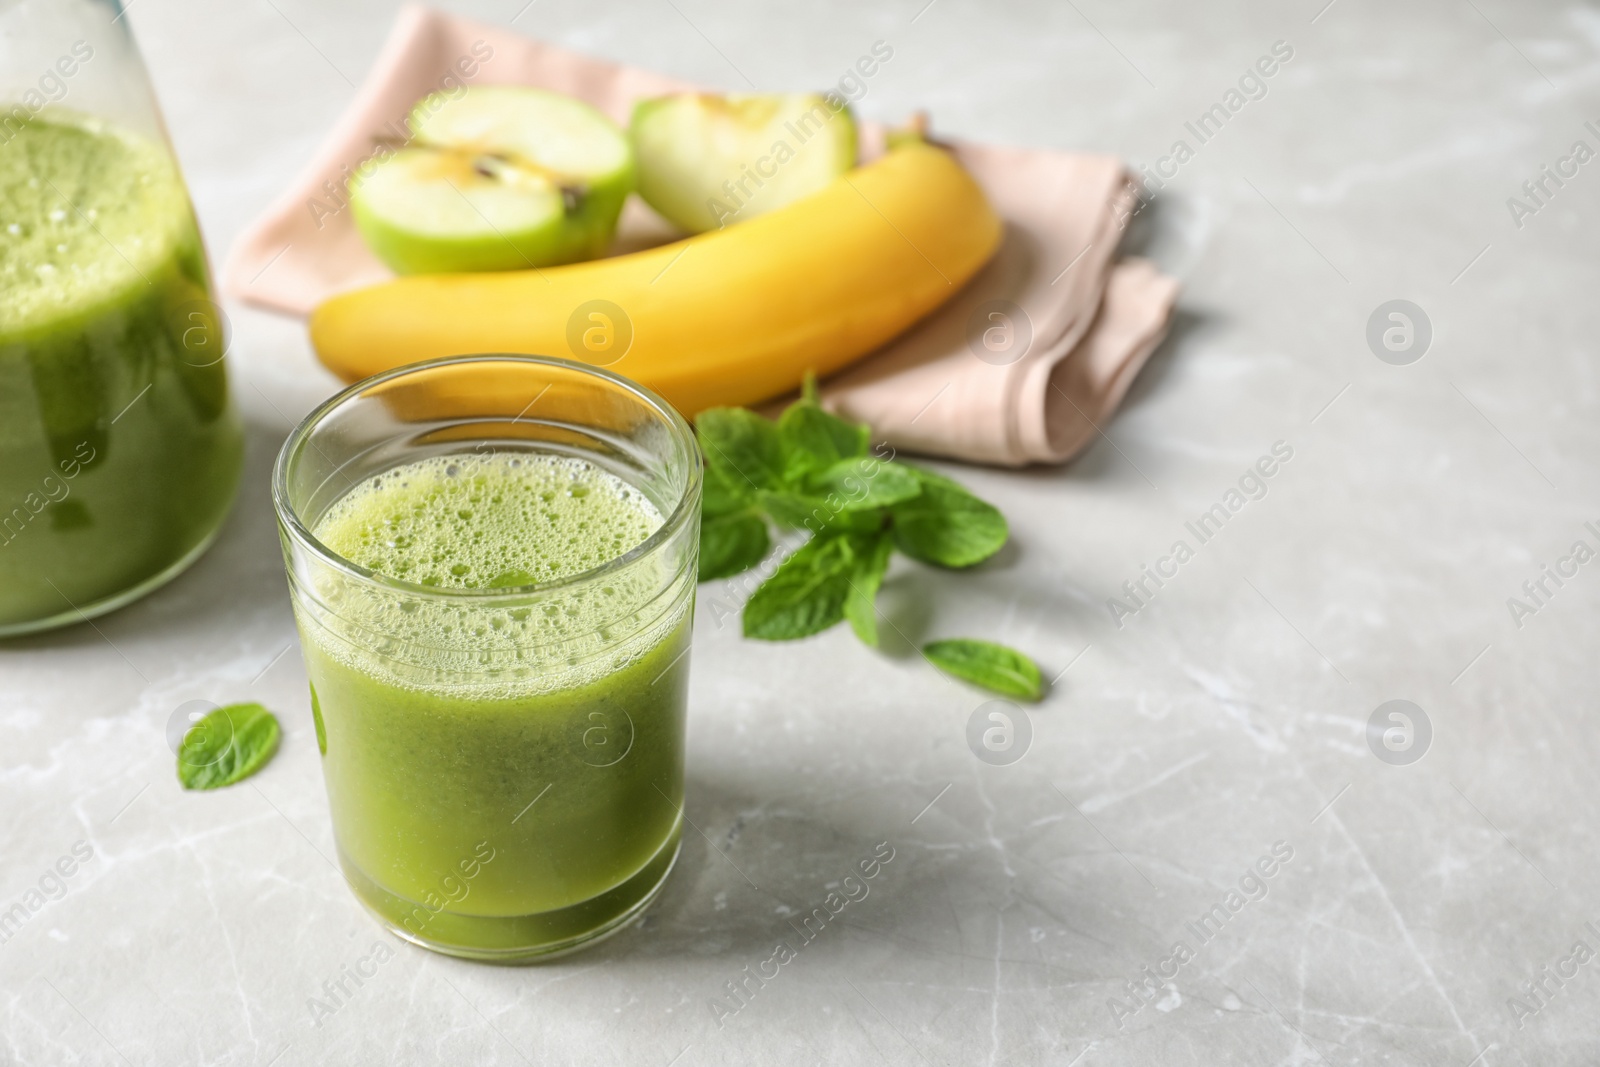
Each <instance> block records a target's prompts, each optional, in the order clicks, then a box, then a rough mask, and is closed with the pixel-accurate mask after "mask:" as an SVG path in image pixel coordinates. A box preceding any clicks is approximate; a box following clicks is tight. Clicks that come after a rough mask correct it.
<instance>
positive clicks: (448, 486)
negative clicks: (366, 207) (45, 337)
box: [273, 356, 701, 962]
mask: <svg viewBox="0 0 1600 1067" xmlns="http://www.w3.org/2000/svg"><path fill="white" fill-rule="evenodd" d="M700 493H701V466H700V453H699V450H698V448H697V447H696V444H695V440H694V436H693V433H692V432H691V431H690V429H689V427H688V425H687V424H686V423H685V422H684V420H683V418H682V417H681V416H680V415H679V414H678V413H677V412H676V411H675V410H674V409H673V408H672V407H671V406H670V405H668V404H667V403H666V402H665V401H663V400H662V399H661V398H660V397H658V396H656V395H655V394H654V393H652V392H650V391H649V390H647V389H645V388H643V387H642V386H639V385H636V384H634V383H632V382H630V381H628V380H626V379H624V378H621V377H618V376H617V375H614V374H611V373H609V372H606V371H602V370H596V369H594V368H592V367H588V366H585V365H583V364H579V363H572V362H569V361H566V360H561V359H549V358H543V357H533V356H466V357H457V358H452V359H445V360H438V361H434V362H430V363H421V364H416V365H413V366H410V367H406V368H402V369H400V370H397V371H392V372H390V373H387V374H383V375H379V376H377V377H375V378H369V379H367V380H366V381H364V382H361V383H359V384H358V385H355V386H353V387H352V388H350V389H349V390H347V391H345V392H343V393H341V394H339V395H338V396H336V397H334V398H333V399H332V400H330V401H328V402H327V403H326V404H324V405H323V406H322V407H320V408H318V409H317V410H316V411H314V412H312V413H311V415H310V416H308V417H307V418H306V420H305V421H304V422H302V423H301V424H300V426H299V428H297V429H296V430H295V431H294V433H292V434H291V435H290V437H289V439H288V441H287V442H285V444H284V446H283V451H282V452H281V453H280V454H279V456H278V462H277V467H276V470H275V472H274V476H273V498H274V501H275V504H276V507H277V514H278V522H279V530H280V533H281V535H282V541H283V548H284V558H285V561H286V565H287V569H288V575H289V589H290V597H291V600H292V602H293V605H294V611H295V617H296V621H297V624H298V626H299V629H300V641H301V647H302V650H303V652H304V655H305V662H306V673H307V675H308V677H309V679H310V682H311V712H312V716H313V717H314V720H315V725H316V734H317V745H318V747H319V749H320V750H321V753H322V769H323V778H324V781H325V783H326V785H327V790H328V803H329V807H330V809H331V811H332V816H333V828H334V836H335V838H336V839H337V841H338V850H339V858H340V862H341V863H342V865H343V868H344V872H345V876H346V878H347V879H348V880H349V882H350V885H351V888H352V889H354V891H355V894H356V896H357V897H358V898H359V899H360V900H361V902H362V903H363V904H365V905H366V906H367V908H368V909H370V910H371V911H372V912H373V913H374V914H375V915H376V916H377V917H378V918H379V919H380V920H381V921H382V922H383V923H384V924H385V925H386V926H388V927H389V928H390V929H391V930H393V931H394V932H395V933H397V934H399V935H400V936H401V937H404V938H406V939H408V940H410V941H413V942H415V943H416V944H419V945H422V946H424V947H426V948H431V949H434V950H435V951H439V952H444V953H448V954H451V955H456V956H464V957H469V958H474V959H483V960H493V961H501V962H516V961H526V960H532V959H536V958H541V957H547V956H549V955H551V954H554V953H558V952H562V951H565V950H569V949H572V948H575V947H577V946H579V945H582V944H585V943H587V942H591V941H593V940H595V939H597V938H600V937H603V936H604V935H606V934H608V933H610V932H613V931H615V930H618V929H620V928H621V927H622V926H623V925H625V924H626V923H627V922H628V921H629V920H630V919H632V918H633V917H634V916H636V915H638V914H639V913H640V912H641V911H642V910H643V909H644V908H645V907H646V906H647V905H648V904H649V902H650V901H651V899H653V897H654V896H655V894H656V893H657V892H658V891H659V889H660V888H661V885H662V884H663V882H664V880H665V879H666V877H667V872H668V871H669V870H670V869H671V867H672V864H673V861H674V860H675V859H676V857H677V853H678V844H679V837H680V833H681V830H682V824H683V818H682V809H683V766H684V715H685V699H686V687H687V684H688V674H689V655H688V653H689V639H690V626H691V617H692V611H693V606H694V583H695V569H696V563H697V554H698V547H699V514H700Z"/></svg>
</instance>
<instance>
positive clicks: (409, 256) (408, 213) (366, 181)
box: [350, 85, 634, 274]
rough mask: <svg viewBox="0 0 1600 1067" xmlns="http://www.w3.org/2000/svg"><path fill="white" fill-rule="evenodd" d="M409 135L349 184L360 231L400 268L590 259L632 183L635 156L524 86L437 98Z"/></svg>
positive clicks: (561, 101)
mask: <svg viewBox="0 0 1600 1067" xmlns="http://www.w3.org/2000/svg"><path fill="white" fill-rule="evenodd" d="M410 128H411V140H410V141H409V142H408V143H407V144H406V145H405V146H404V147H402V148H400V149H399V150H397V151H395V152H393V153H392V154H391V155H389V156H388V157H387V158H385V159H383V160H382V161H381V162H379V163H377V164H376V165H375V166H373V167H371V168H370V169H368V170H366V171H364V172H363V173H360V174H358V176H357V177H356V178H355V179H353V180H352V181H351V189H350V207H351V209H352V211H353V212H354V215H355V220H356V226H357V228H358V229H359V230H360V231H361V236H362V237H363V238H364V239H365V240H366V242H367V245H368V247H370V248H371V249H372V251H373V253H374V254H375V255H377V257H378V258H379V259H381V260H383V262H384V263H386V264H388V266H389V267H390V269H392V270H393V271H395V272H396V273H397V274H435V273H446V272H453V271H487V270H517V269H526V268H528V267H544V266H549V265H551V264H555V263H570V262H572V261H574V260H579V259H592V258H594V257H596V256H598V255H600V254H601V253H603V252H604V251H605V249H606V246H607V245H608V244H610V242H611V236H612V234H613V233H614V232H615V231H616V228H617V216H618V214H620V213H621V211H622V203H623V201H624V200H626V199H627V197H628V193H629V192H631V191H632V189H633V181H634V167H633V152H632V149H630V148H629V146H628V140H627V137H626V136H625V135H624V134H623V132H622V130H620V129H619V128H618V127H617V126H616V125H615V124H614V123H613V122H612V121H611V120H610V119H608V118H606V117H605V116H604V115H602V114H601V113H600V112H598V111H596V110H595V109H594V108H592V107H590V106H589V105H588V104H585V103H583V102H582V101H580V100H574V99H572V98H571V97H568V96H562V95H561V94H559V93H551V92H546V91H544V90H542V89H529V88H524V87H520V86H509V85H506V86H481V87H472V88H469V89H467V90H466V91H464V92H462V91H459V90H458V91H456V92H455V93H435V94H433V95H432V96H429V97H427V98H426V99H424V100H423V101H422V102H421V103H419V104H418V105H417V106H416V108H415V109H414V110H413V111H412V113H411V118H410Z"/></svg>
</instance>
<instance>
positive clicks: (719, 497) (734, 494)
mask: <svg viewBox="0 0 1600 1067" xmlns="http://www.w3.org/2000/svg"><path fill="white" fill-rule="evenodd" d="M705 471H706V476H705V482H704V484H703V486H702V489H701V493H700V514H701V515H702V516H703V517H705V518H708V519H714V518H716V517H717V516H719V515H731V514H732V513H733V512H735V511H743V510H744V509H745V508H746V507H747V506H749V503H750V497H751V495H752V493H753V490H752V489H751V488H750V483H748V482H746V481H745V480H744V479H743V478H741V477H739V476H738V475H737V474H732V475H730V474H729V472H727V471H725V470H723V469H722V468H721V467H716V466H713V465H712V464H711V462H710V461H709V460H708V461H707V462H706V465H705Z"/></svg>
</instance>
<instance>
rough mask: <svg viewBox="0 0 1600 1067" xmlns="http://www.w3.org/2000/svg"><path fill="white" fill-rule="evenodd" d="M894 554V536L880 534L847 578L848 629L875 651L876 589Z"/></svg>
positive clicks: (883, 532)
mask: <svg viewBox="0 0 1600 1067" xmlns="http://www.w3.org/2000/svg"><path fill="white" fill-rule="evenodd" d="M893 553H894V535H893V534H891V533H890V532H889V531H888V530H884V531H882V532H881V533H879V534H878V535H877V537H876V539H875V540H873V541H872V543H871V547H869V548H868V549H867V550H866V552H865V553H864V554H862V555H860V556H858V557H857V559H856V570H855V574H853V575H852V576H851V578H850V593H849V595H847V596H846V597H845V598H844V617H845V618H846V619H848V620H849V621H850V629H852V630H854V631H855V632H856V636H857V637H859V638H860V639H861V641H862V643H864V644H867V645H871V646H872V647H873V648H877V647H878V612H877V608H876V606H875V605H876V602H877V599H878V588H879V587H880V586H882V585H883V576H884V574H885V572H887V571H888V570H889V557H890V556H891V555H893Z"/></svg>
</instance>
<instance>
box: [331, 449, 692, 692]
mask: <svg viewBox="0 0 1600 1067" xmlns="http://www.w3.org/2000/svg"><path fill="white" fill-rule="evenodd" d="M664 522H665V519H664V518H663V517H662V514H661V512H660V510H659V509H658V508H657V507H656V506H655V505H654V504H653V503H652V502H651V501H650V500H649V499H647V498H646V497H645V496H644V495H643V494H642V493H640V491H639V490H638V489H636V488H634V487H633V486H630V485H629V484H628V483H627V482H625V481H623V480H622V479H621V478H619V477H617V476H616V475H614V474H612V473H610V472H609V471H606V470H604V469H602V468H600V467H598V466H596V465H594V464H592V463H589V462H587V461H585V460H582V459H578V458H575V457H570V456H559V455H551V454H548V453H536V452H499V453H494V454H490V455H476V454H459V455H447V456H436V457H431V458H429V459H424V460H420V461H418V462H415V463H409V464H405V465H403V466H400V467H396V468H394V469H392V470H389V471H385V472H384V473H382V474H379V475H377V476H375V477H371V478H368V479H366V480H365V481H363V482H362V483H361V484H360V485H358V486H356V487H355V488H353V489H351V490H350V491H349V492H348V493H346V494H345V496H343V497H341V498H340V499H339V500H337V501H335V503H334V504H333V505H332V506H331V507H330V508H329V509H328V511H327V512H326V513H325V514H324V515H323V516H322V517H321V518H320V519H318V520H317V521H316V523H315V526H314V529H313V531H312V532H313V534H314V535H315V536H316V537H317V539H318V540H320V541H321V542H322V543H323V544H324V545H326V546H327V547H328V548H330V549H332V550H333V551H334V552H335V553H337V554H338V555H340V556H342V557H344V558H345V559H347V560H350V561H351V562H353V563H357V564H359V565H361V566H363V567H366V568H368V569H369V570H372V571H376V572H377V573H379V574H382V575H386V576H388V577H391V578H399V579H401V580H403V581H406V582H411V583H414V584H417V585H422V586H429V587H433V588H436V589H438V590H439V591H440V592H447V591H449V590H452V589H454V590H482V591H489V590H495V589H506V590H507V591H508V594H509V595H508V596H507V597H506V598H504V599H502V598H498V597H497V598H494V599H493V600H490V601H485V600H484V599H482V598H479V597H443V598H437V599H436V598H431V597H427V596H418V597H416V598H407V597H405V596H404V595H403V594H400V593H397V592H390V591H380V590H374V589H371V588H370V587H366V586H364V585H363V584H362V583H358V582H355V583H353V582H350V581H348V580H345V579H340V578H338V577H336V576H332V575H330V576H328V577H327V578H326V580H325V588H323V589H322V590H321V593H322V596H321V598H320V599H321V600H322V602H323V603H325V604H326V605H327V607H328V609H329V610H328V612H327V613H322V612H318V613H317V618H316V621H317V623H318V626H317V627H316V628H315V629H312V630H310V631H309V633H308V635H309V636H313V639H314V640H315V639H317V635H319V634H321V633H327V634H329V635H330V636H338V637H339V638H340V640H338V641H335V642H325V641H321V640H319V641H318V643H319V644H322V645H324V647H325V648H326V651H328V652H329V653H330V654H331V655H333V656H335V657H336V658H338V659H340V660H342V661H343V662H345V663H346V664H347V665H349V666H353V667H357V668H358V669H361V670H363V671H364V672H366V673H369V674H373V675H376V676H379V677H381V678H383V679H384V680H385V681H387V682H389V683H391V684H396V683H397V684H402V685H406V686H410V687H416V688H425V689H429V688H434V687H439V686H445V687H449V688H450V689H452V690H454V691H457V692H462V691H464V690H476V691H478V695H481V696H493V695H512V693H513V692H520V693H523V694H526V693H529V692H543V691H550V690H553V689H561V688H567V687H570V686H574V685H581V684H584V683H585V682H589V681H594V680H596V679H599V678H603V677H604V676H605V675H606V674H607V673H609V672H611V671H615V670H617V669H619V667H620V666H621V665H623V664H625V663H627V662H631V661H632V660H634V659H637V658H638V657H639V656H642V655H644V654H646V653H648V652H649V651H650V649H651V648H653V647H654V646H655V645H657V644H659V643H660V641H661V640H662V639H663V637H664V636H665V635H666V634H667V633H669V632H671V631H672V630H673V628H674V627H675V626H676V624H677V622H678V621H679V619H680V617H681V615H682V611H681V610H667V608H668V605H669V604H670V603H671V602H672V600H673V598H671V597H669V598H667V599H666V600H665V601H663V600H662V599H661V598H660V594H661V591H662V589H663V588H664V587H666V586H668V585H671V586H673V587H674V588H676V587H677V586H678V585H680V584H682V583H683V582H686V581H687V582H692V581H693V575H692V574H689V575H687V576H673V575H668V574H665V573H664V572H663V567H665V566H667V562H666V561H665V560H663V559H660V558H656V557H654V556H646V557H644V558H642V559H640V560H638V561H636V562H634V563H632V564H630V565H629V566H627V567H624V568H621V569H620V570H618V571H616V572H614V573H611V574H607V575H606V576H604V578H603V580H597V581H594V582H578V583H575V584H573V585H571V586H562V587H558V588H555V589H549V590H541V589H535V590H533V591H532V592H528V593H525V594H523V593H515V592H512V591H513V590H515V589H518V588H521V587H526V586H533V585H543V584H547V583H551V582H559V581H560V580H561V579H564V578H571V577H574V576H576V575H581V574H583V573H585V572H588V571H591V570H594V569H595V568H596V567H599V566H601V565H602V564H605V563H607V562H609V561H611V560H614V559H616V558H617V557H619V556H622V555H624V554H626V553H627V552H628V551H630V550H631V549H633V548H636V547H637V546H638V545H640V544H641V543H643V542H644V541H645V540H646V539H647V538H648V537H649V536H650V535H651V534H653V533H655V531H657V530H658V529H660V528H661V526H662V525H663V524H664ZM308 621H309V620H308Z"/></svg>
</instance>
